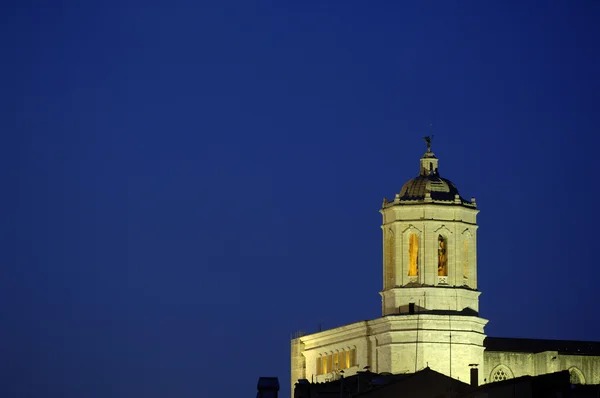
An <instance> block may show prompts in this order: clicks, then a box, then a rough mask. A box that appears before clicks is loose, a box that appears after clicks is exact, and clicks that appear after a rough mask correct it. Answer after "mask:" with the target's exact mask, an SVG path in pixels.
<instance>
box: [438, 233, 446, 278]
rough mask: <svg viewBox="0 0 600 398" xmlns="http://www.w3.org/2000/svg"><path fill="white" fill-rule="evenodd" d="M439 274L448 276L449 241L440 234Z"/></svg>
mask: <svg viewBox="0 0 600 398" xmlns="http://www.w3.org/2000/svg"><path fill="white" fill-rule="evenodd" d="M438 276H448V241H447V240H446V238H444V237H443V236H442V235H438Z"/></svg>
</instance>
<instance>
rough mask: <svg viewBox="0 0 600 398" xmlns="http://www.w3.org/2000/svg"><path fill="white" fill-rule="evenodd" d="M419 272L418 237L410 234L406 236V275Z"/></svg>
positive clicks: (413, 274) (414, 274) (415, 274)
mask: <svg viewBox="0 0 600 398" xmlns="http://www.w3.org/2000/svg"><path fill="white" fill-rule="evenodd" d="M418 274H419V237H418V236H417V234H410V236H409V238H408V276H417V275H418Z"/></svg>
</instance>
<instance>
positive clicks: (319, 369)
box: [317, 357, 323, 375]
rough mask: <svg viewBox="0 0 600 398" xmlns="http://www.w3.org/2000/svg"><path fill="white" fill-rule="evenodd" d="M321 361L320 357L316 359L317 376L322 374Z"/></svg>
mask: <svg viewBox="0 0 600 398" xmlns="http://www.w3.org/2000/svg"><path fill="white" fill-rule="evenodd" d="M321 360H322V357H317V374H318V375H322V374H323V367H322V366H321Z"/></svg>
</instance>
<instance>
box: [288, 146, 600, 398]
mask: <svg viewBox="0 0 600 398" xmlns="http://www.w3.org/2000/svg"><path fill="white" fill-rule="evenodd" d="M425 140H426V141H427V151H426V152H425V154H424V155H423V157H421V160H420V167H419V174H418V175H417V176H416V177H415V178H412V179H410V180H408V181H407V182H406V183H405V184H404V185H403V186H402V189H400V192H399V193H397V194H396V195H395V197H394V199H393V200H392V201H388V200H387V199H384V201H383V206H382V208H381V210H380V212H381V214H382V216H383V223H382V226H381V228H382V232H383V289H382V291H381V292H380V294H381V301H382V306H381V307H382V316H381V317H379V318H376V319H372V320H367V321H360V322H354V323H351V324H348V325H344V326H340V327H337V328H333V329H329V330H323V331H320V332H317V333H312V334H296V335H294V337H293V338H292V341H291V382H292V383H291V392H292V396H293V392H294V384H295V383H296V382H297V381H298V380H300V379H307V380H310V381H313V382H327V381H332V380H337V379H339V378H340V377H341V375H342V374H343V375H344V376H345V377H347V376H352V375H354V374H356V373H357V372H360V371H362V370H364V369H365V367H368V369H369V370H370V371H372V372H376V373H384V372H390V373H394V374H399V373H413V372H418V371H420V370H422V369H424V368H425V367H427V366H429V367H430V368H431V369H433V370H435V371H437V372H440V373H443V374H445V375H448V376H450V377H453V378H455V379H459V380H461V381H464V382H467V383H468V382H470V381H472V380H471V376H473V377H475V376H476V377H477V379H478V383H479V384H483V383H484V382H486V381H487V382H493V381H501V380H505V379H507V378H511V377H520V376H525V375H540V374H546V373H552V372H556V371H559V370H569V372H570V373H571V380H572V382H573V383H600V343H595V342H574V341H552V340H534V339H507V338H493V337H492V338H487V339H486V335H485V332H484V327H485V325H486V324H487V322H488V321H487V320H486V319H483V318H480V317H479V294H480V292H479V291H478V290H477V220H476V217H477V213H478V212H479V210H477V206H476V204H475V199H471V200H466V199H464V198H462V197H461V196H460V194H459V192H458V189H457V188H456V186H455V185H454V184H453V183H452V182H451V181H450V180H448V179H446V178H443V177H441V175H440V172H439V169H438V166H439V165H438V159H437V158H436V156H435V155H434V153H433V152H432V151H431V139H430V138H429V137H425ZM484 344H485V347H484ZM474 367H476V368H477V370H478V371H477V372H474V371H473V373H471V370H472V368H474ZM342 372H343V373H342Z"/></svg>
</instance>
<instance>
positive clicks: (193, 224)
mask: <svg viewBox="0 0 600 398" xmlns="http://www.w3.org/2000/svg"><path fill="white" fill-rule="evenodd" d="M52 3H53V4H54V5H53V6H49V5H48V4H50V3H48V2H45V3H44V4H36V3H35V2H24V1H19V2H16V1H15V2H13V4H12V5H9V6H7V5H5V6H4V7H3V10H2V12H1V14H0V15H1V17H0V30H1V35H0V37H1V39H0V40H1V43H2V48H3V51H2V52H3V57H2V63H1V64H2V67H1V68H2V71H3V73H2V77H1V79H2V95H1V96H0V98H1V103H0V109H1V110H0V112H1V113H2V114H1V116H2V117H1V118H0V128H1V131H2V141H3V143H2V144H3V145H1V148H2V149H1V153H0V155H1V156H0V159H1V160H0V162H1V164H0V165H1V170H2V171H1V173H2V174H1V176H2V181H3V182H4V189H3V194H2V199H1V201H0V204H1V205H2V211H1V212H0V214H2V225H3V227H4V228H1V229H0V230H1V231H2V241H3V242H4V244H3V245H2V253H3V256H2V257H3V260H2V264H1V266H0V269H1V272H0V314H1V315H0V316H1V318H0V321H1V324H2V325H3V326H2V327H1V328H0V348H1V351H0V352H1V355H0V356H1V358H2V359H0V364H2V368H3V369H2V375H3V376H2V378H3V379H4V380H5V382H3V383H1V384H2V388H3V389H5V391H2V394H1V395H2V396H7V397H12V396H14V397H61V398H80V397H90V398H95V397H98V398H100V397H127V398H129V397H138V396H139V397H141V396H144V397H149V398H153V397H201V396H207V397H208V396H217V395H218V396H225V397H242V396H254V394H255V391H256V381H257V379H258V377H259V376H278V377H279V379H280V382H281V384H282V394H281V395H282V397H287V396H288V383H289V337H290V333H292V332H293V331H296V330H299V329H303V330H306V331H308V332H313V331H315V330H316V329H317V327H318V324H319V323H320V322H321V323H322V324H323V327H325V328H330V327H335V326H339V325H342V324H345V323H350V322H354V321H358V320H363V319H370V318H375V317H377V316H379V315H380V308H381V307H380V303H381V301H380V298H379V295H378V292H379V290H380V288H381V268H382V267H381V255H382V254H381V232H380V222H381V218H380V214H379V213H378V209H379V208H380V205H381V202H382V199H383V197H384V196H387V197H393V195H394V194H395V193H396V192H398V191H399V190H400V188H401V186H402V184H403V183H404V182H405V181H406V180H407V179H409V178H411V177H413V176H415V175H416V174H417V173H418V159H419V157H420V156H421V155H422V153H423V152H424V151H425V144H424V142H423V141H422V139H421V137H423V136H424V135H425V134H427V133H428V130H429V127H428V126H429V124H430V123H432V124H433V133H434V134H435V140H434V144H433V150H434V151H435V153H436V154H437V155H438V157H439V158H440V173H441V175H442V176H444V177H446V178H449V179H451V180H452V181H454V182H455V183H456V185H457V186H458V187H459V189H460V190H461V193H462V194H463V196H465V197H467V198H470V197H471V196H475V197H476V198H477V203H478V205H479V208H480V209H481V213H480V216H479V224H480V229H479V252H478V265H479V282H480V288H481V290H482V291H483V294H482V296H481V307H480V308H481V315H482V316H483V317H485V318H487V319H489V320H490V323H489V324H488V327H487V332H488V334H489V335H492V336H506V337H534V338H535V337H537V338H559V339H591V340H600V322H599V321H598V309H597V300H595V299H594V298H595V297H597V290H596V291H595V289H597V281H598V275H597V274H598V273H597V272H596V271H597V269H598V264H597V263H598V260H597V257H598V255H597V252H598V247H599V245H598V243H597V240H598V225H599V224H600V215H599V214H598V209H597V205H596V204H597V201H598V197H600V184H598V182H597V181H596V175H597V169H598V164H597V147H598V144H599V141H600V138H599V137H598V126H600V112H599V111H598V109H599V104H600V96H599V93H600V74H599V72H598V71H600V52H599V51H598V39H599V38H600V23H599V22H600V2H598V1H593V0H589V1H586V0H581V1H569V2H565V1H506V0H502V1H496V2H492V1H486V2H482V1H460V2H459V1H435V2H431V1H411V2H409V1H385V2H384V1H380V2H377V1H371V2H364V1H339V2H333V1H312V0H303V1H296V2H285V1H271V2H261V1H258V2H256V1H240V0H221V1H211V2H206V1H188V2H186V1H179V0H173V1H170V2H162V3H161V2H152V1H132V0H121V1H118V2H110V1H109V2H93V3H92V2H87V4H85V5H83V4H81V3H77V2H73V3H70V2H66V1H64V2H59V1H56V2H52ZM594 293H595V294H594ZM222 389H225V390H226V392H222Z"/></svg>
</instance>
